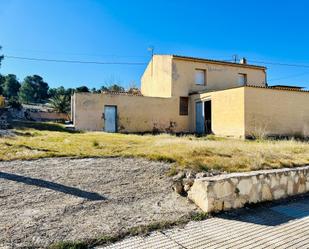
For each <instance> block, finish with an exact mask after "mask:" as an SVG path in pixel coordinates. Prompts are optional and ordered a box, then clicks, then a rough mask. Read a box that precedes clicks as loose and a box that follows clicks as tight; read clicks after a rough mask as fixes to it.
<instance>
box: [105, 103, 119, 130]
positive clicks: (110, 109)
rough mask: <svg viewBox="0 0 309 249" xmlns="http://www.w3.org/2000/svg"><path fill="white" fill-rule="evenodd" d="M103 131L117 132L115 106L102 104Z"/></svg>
mask: <svg viewBox="0 0 309 249" xmlns="http://www.w3.org/2000/svg"><path fill="white" fill-rule="evenodd" d="M104 131H106V132H112V133H113V132H117V106H114V105H106V106H104Z"/></svg>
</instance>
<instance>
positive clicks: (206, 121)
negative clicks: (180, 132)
mask: <svg viewBox="0 0 309 249" xmlns="http://www.w3.org/2000/svg"><path fill="white" fill-rule="evenodd" d="M195 132H196V133H197V134H200V135H201V134H211V133H212V130H211V100H207V101H205V102H202V101H199V102H196V103H195Z"/></svg>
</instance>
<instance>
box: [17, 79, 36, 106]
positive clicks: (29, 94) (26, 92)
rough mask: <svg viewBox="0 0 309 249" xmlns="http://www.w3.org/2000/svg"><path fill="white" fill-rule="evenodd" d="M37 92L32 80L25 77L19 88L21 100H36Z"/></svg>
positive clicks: (26, 101) (25, 101) (24, 101)
mask: <svg viewBox="0 0 309 249" xmlns="http://www.w3.org/2000/svg"><path fill="white" fill-rule="evenodd" d="M35 92H36V89H35V88H34V85H33V84H32V83H31V81H28V80H26V79H25V80H24V82H23V83H22V85H21V87H20V89H19V99H20V101H21V102H22V103H26V104H28V103H33V102H35Z"/></svg>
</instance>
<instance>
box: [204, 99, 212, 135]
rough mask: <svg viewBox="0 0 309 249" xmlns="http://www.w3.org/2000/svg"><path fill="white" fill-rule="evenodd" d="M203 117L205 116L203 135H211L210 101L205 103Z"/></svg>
mask: <svg viewBox="0 0 309 249" xmlns="http://www.w3.org/2000/svg"><path fill="white" fill-rule="evenodd" d="M204 115H205V133H206V134H212V130H211V101H205V104H204Z"/></svg>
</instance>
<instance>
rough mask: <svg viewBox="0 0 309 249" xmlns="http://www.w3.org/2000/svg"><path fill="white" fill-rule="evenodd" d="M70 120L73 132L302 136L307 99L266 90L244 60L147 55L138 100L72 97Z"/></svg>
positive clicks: (308, 115)
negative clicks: (148, 56)
mask: <svg viewBox="0 0 309 249" xmlns="http://www.w3.org/2000/svg"><path fill="white" fill-rule="evenodd" d="M72 119H73V122H74V126H75V128H76V129H79V130H98V131H99V130H102V131H107V132H125V133H140V132H153V131H156V132H184V133H199V134H207V133H214V134H216V135H219V136H233V137H248V136H252V135H258V134H263V135H284V136H285V135H288V136H295V135H297V136H309V93H308V92H307V91H304V90H301V89H300V88H297V87H284V86H275V87H268V86H267V77H266V68H265V67H263V66H256V65H249V64H247V63H246V60H245V59H243V60H242V61H241V62H240V63H231V62H225V61H217V60H208V59H201V58H192V57H185V56H177V55H154V56H153V58H152V60H151V61H150V62H149V64H148V66H147V68H146V70H145V72H144V74H143V76H142V79H141V94H129V93H99V94H94V93H75V94H74V95H73V97H72Z"/></svg>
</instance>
